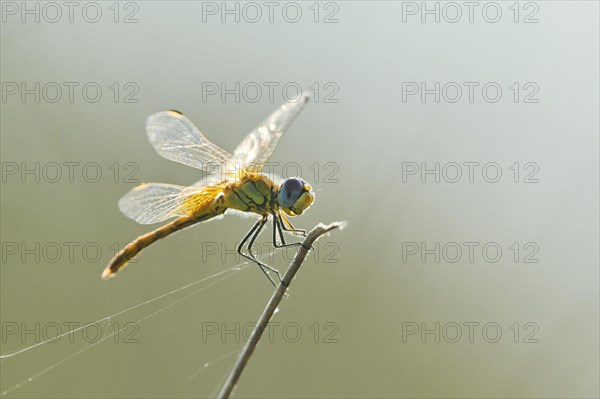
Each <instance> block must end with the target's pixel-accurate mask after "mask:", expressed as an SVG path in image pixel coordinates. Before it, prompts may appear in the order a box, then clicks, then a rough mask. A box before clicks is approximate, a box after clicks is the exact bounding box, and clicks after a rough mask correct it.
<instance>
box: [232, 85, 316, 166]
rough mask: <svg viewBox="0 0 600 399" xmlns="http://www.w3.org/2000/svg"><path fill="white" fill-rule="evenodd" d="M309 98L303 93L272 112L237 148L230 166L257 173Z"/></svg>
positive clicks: (307, 94)
mask: <svg viewBox="0 0 600 399" xmlns="http://www.w3.org/2000/svg"><path fill="white" fill-rule="evenodd" d="M309 98H310V95H309V93H308V92H304V93H302V95H301V96H300V98H299V99H298V100H296V101H295V102H287V103H285V104H283V105H282V106H281V107H279V109H278V110H277V111H275V112H273V113H272V114H271V115H270V116H269V117H268V118H267V119H265V120H264V121H263V122H262V123H261V124H260V125H259V126H258V127H257V128H256V129H254V130H253V131H252V132H250V133H249V134H248V136H246V138H244V140H243V141H242V142H241V143H240V145H238V146H237V148H236V149H235V151H234V152H233V159H232V161H231V164H232V165H236V166H237V164H239V165H240V166H241V167H242V168H243V169H245V170H247V171H250V172H259V171H260V170H261V169H262V167H263V166H264V164H265V162H267V161H268V160H269V158H270V157H271V154H272V153H273V151H274V150H275V147H277V143H279V139H280V138H281V136H283V134H284V133H285V131H286V130H287V129H288V127H290V125H291V124H292V122H293V121H294V119H296V117H297V116H298V114H300V112H301V111H302V110H303V109H304V106H305V105H306V103H307V102H308V100H309Z"/></svg>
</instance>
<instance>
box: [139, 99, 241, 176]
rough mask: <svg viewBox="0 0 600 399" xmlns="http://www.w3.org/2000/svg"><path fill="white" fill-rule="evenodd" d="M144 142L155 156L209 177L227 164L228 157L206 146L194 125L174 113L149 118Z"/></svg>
mask: <svg viewBox="0 0 600 399" xmlns="http://www.w3.org/2000/svg"><path fill="white" fill-rule="evenodd" d="M146 133H147V135H148V140H150V143H152V146H154V149H155V150H156V152H158V154H159V155H161V156H162V157H165V158H167V159H170V160H171V161H175V162H179V163H182V164H184V165H187V166H191V167H193V168H197V169H202V170H204V171H206V172H209V173H218V172H219V170H220V169H219V168H226V167H227V166H228V165H229V163H230V161H231V158H232V156H231V154H229V153H228V152H227V151H225V150H224V149H222V148H221V147H219V146H218V145H216V144H214V143H212V142H210V141H209V140H208V139H207V138H206V137H204V135H203V134H202V133H201V132H200V131H199V130H198V128H196V126H194V124H193V123H192V122H191V121H190V120H189V119H188V118H186V117H185V116H184V115H183V114H182V113H180V112H178V111H163V112H158V113H156V114H153V115H150V116H149V117H148V120H147V121H146Z"/></svg>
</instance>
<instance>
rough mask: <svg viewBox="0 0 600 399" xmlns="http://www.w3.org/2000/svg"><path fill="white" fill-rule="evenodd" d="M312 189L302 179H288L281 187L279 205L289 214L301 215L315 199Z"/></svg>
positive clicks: (278, 197)
mask: <svg viewBox="0 0 600 399" xmlns="http://www.w3.org/2000/svg"><path fill="white" fill-rule="evenodd" d="M310 190H311V187H310V186H309V185H308V184H306V182H304V181H303V180H302V179H298V178H290V179H286V180H285V181H284V182H283V183H282V184H281V187H279V194H278V196H277V201H278V202H279V206H281V208H282V209H283V211H284V212H285V213H287V214H288V215H291V216H296V215H300V214H301V213H302V212H304V210H305V209H306V208H308V207H309V206H310V204H312V202H313V201H314V199H315V197H314V195H313V194H312V193H311V192H310Z"/></svg>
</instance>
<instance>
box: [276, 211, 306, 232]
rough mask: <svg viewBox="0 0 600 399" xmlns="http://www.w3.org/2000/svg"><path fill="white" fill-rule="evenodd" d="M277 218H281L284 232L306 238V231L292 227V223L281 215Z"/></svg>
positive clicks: (280, 221)
mask: <svg viewBox="0 0 600 399" xmlns="http://www.w3.org/2000/svg"><path fill="white" fill-rule="evenodd" d="M277 216H278V218H279V223H280V225H281V227H282V228H283V230H285V231H289V232H290V233H294V234H298V235H301V236H302V237H306V230H303V229H297V228H295V227H294V226H292V223H291V222H290V221H289V220H288V219H287V218H286V217H285V216H283V215H282V214H281V213H279V214H278V215H277Z"/></svg>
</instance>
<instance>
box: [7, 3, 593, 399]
mask: <svg viewBox="0 0 600 399" xmlns="http://www.w3.org/2000/svg"><path fill="white" fill-rule="evenodd" d="M55 4H58V7H54V6H50V7H48V6H45V5H44V3H38V2H27V3H21V2H3V3H2V18H3V20H2V27H1V45H2V60H1V67H2V70H1V81H2V103H1V111H2V119H1V133H2V135H1V144H2V149H1V157H2V192H1V200H2V205H1V211H2V214H1V225H0V228H1V235H2V237H1V241H2V268H1V275H0V276H1V281H0V284H1V290H2V291H1V300H2V301H1V321H2V342H1V345H2V349H1V353H2V354H3V355H5V354H10V353H13V352H15V351H19V350H22V349H24V348H28V347H30V346H32V345H35V344H37V343H39V342H42V341H44V339H46V338H52V337H53V336H55V335H56V333H57V332H62V333H65V332H66V331H68V327H67V326H68V325H74V326H81V325H84V324H85V323H89V322H94V321H98V320H103V319H104V318H105V317H107V316H109V315H112V317H110V319H109V320H103V322H102V323H98V324H94V325H93V328H91V329H86V330H82V331H78V332H76V333H75V334H73V336H68V335H67V336H63V337H61V338H60V339H58V340H57V341H58V342H55V343H49V344H44V345H40V346H37V347H34V348H31V349H29V350H27V351H24V352H22V353H19V354H18V355H14V356H9V357H5V358H3V359H2V362H1V363H0V366H1V371H2V373H1V380H0V382H1V389H0V391H3V392H4V391H6V392H5V396H6V397H105V398H108V397H121V398H125V397H206V396H211V395H214V394H215V393H216V391H217V390H218V388H219V386H220V384H221V383H222V382H223V380H224V378H225V375H226V373H227V372H228V371H229V369H230V368H231V366H232V364H233V362H234V359H235V351H236V350H237V349H239V348H241V346H242V345H243V335H244V333H245V334H247V331H249V330H248V329H249V328H251V324H248V323H252V322H254V321H255V320H256V319H257V317H258V315H259V313H260V311H261V310H262V308H263V307H264V305H265V303H266V301H267V299H268V298H269V296H270V292H271V287H270V285H269V284H268V282H267V281H266V279H265V278H264V277H263V276H262V274H261V273H260V272H259V271H258V269H257V268H256V267H254V266H250V267H246V268H243V269H242V270H240V271H235V270H234V271H232V272H231V273H230V274H231V276H230V277H227V278H222V277H224V276H228V275H229V273H225V274H222V275H219V276H217V277H216V278H214V279H212V280H208V281H205V282H200V283H198V284H195V285H193V286H191V287H189V288H186V289H182V290H179V291H177V292H174V293H172V294H171V295H167V296H164V297H160V298H158V297H159V296H161V295H163V294H166V293H169V292H172V291H174V290H178V289H179V288H182V287H184V286H186V285H188V284H191V283H194V282H196V281H199V280H202V279H205V278H207V277H209V276H212V275H214V274H215V273H219V272H222V271H225V270H227V269H230V268H232V267H235V266H236V265H237V264H240V263H241V261H240V260H239V259H237V258H236V256H235V255H233V254H232V250H233V248H234V247H235V244H236V243H237V242H239V240H240V239H241V238H242V237H243V235H244V234H245V232H246V231H247V230H248V229H249V228H250V226H251V224H252V221H251V220H248V219H240V218H237V217H234V216H229V217H226V218H225V219H224V220H221V221H218V222H214V223H209V224H205V225H199V226H196V227H193V228H190V229H189V230H186V231H184V232H182V233H179V234H177V235H175V236H173V237H170V238H169V239H168V240H164V241H162V242H159V243H157V244H156V245H155V246H152V247H151V248H149V249H147V250H146V251H144V253H143V254H142V255H141V256H140V260H139V262H137V263H134V264H131V265H130V266H129V267H128V268H127V269H125V270H124V271H123V272H122V273H120V274H119V275H118V276H117V277H116V278H115V279H113V280H111V281H108V282H105V281H101V280H100V273H101V271H102V269H103V268H104V266H105V265H106V263H107V262H108V261H109V260H110V258H111V257H112V254H113V253H114V250H115V248H116V243H118V245H123V244H125V243H126V242H127V241H128V240H130V239H133V238H135V237H136V236H137V235H140V234H143V233H145V232H147V231H149V230H150V229H151V228H153V226H140V225H137V224H135V223H134V222H133V221H131V220H129V219H127V218H125V217H124V216H123V215H122V214H120V212H119V210H118V208H117V200H118V199H119V198H120V197H121V196H122V195H123V194H124V193H125V192H127V191H128V190H129V189H131V188H132V187H134V186H135V185H136V184H137V183H136V182H146V181H158V182H168V183H175V184H184V185H187V184H192V183H193V182H194V181H196V180H198V179H199V178H200V176H201V175H200V173H199V171H197V170H193V169H191V168H188V167H186V166H183V165H180V164H176V163H173V162H170V161H168V160H165V159H163V158H161V157H160V156H158V155H157V154H156V153H155V151H154V150H153V148H152V147H151V146H150V144H149V143H148V141H147V139H146V135H145V132H144V124H145V119H146V117H147V116H148V115H150V114H152V113H154V112H157V111H160V110H163V109H170V108H174V109H178V110H180V111H182V112H184V113H185V114H186V115H187V116H188V117H189V118H190V119H191V120H192V121H193V122H194V123H195V124H196V125H197V126H198V127H199V128H200V129H201V130H202V131H203V132H204V133H205V134H206V135H207V136H208V137H209V138H210V139H211V140H212V141H214V142H215V143H217V144H218V145H220V146H222V147H223V148H225V149H227V150H229V151H232V150H233V149H234V148H235V146H236V145H237V144H238V143H239V141H240V140H241V139H242V138H243V137H244V135H245V134H247V133H248V132H249V131H250V130H252V129H253V128H254V127H255V126H256V125H257V124H258V123H259V122H260V121H261V120H262V119H263V118H264V117H266V116H267V115H268V114H269V113H270V112H272V111H273V110H275V109H276V108H277V107H278V106H279V105H280V103H282V102H283V100H284V97H285V95H286V91H285V90H284V87H285V88H286V89H287V90H288V91H287V93H288V95H289V96H291V97H293V96H294V94H295V90H296V88H297V87H302V88H303V89H305V90H309V91H310V92H311V93H312V94H313V101H312V102H311V104H309V106H308V107H307V108H306V109H305V111H304V112H303V113H302V115H301V116H300V117H299V118H298V120H297V121H296V122H295V123H294V124H293V125H292V127H291V128H290V129H289V131H288V132H287V134H286V136H285V137H284V138H283V140H282V141H281V143H280V145H279V147H278V148H277V150H276V152H275V154H274V156H273V158H272V159H271V161H273V162H276V163H277V162H278V163H279V165H277V164H274V166H273V168H274V169H273V170H274V171H275V172H276V173H277V174H280V175H286V174H291V175H294V174H296V172H294V168H295V167H299V169H298V170H299V171H300V172H301V173H299V174H301V175H302V177H303V178H305V179H306V180H307V181H309V182H310V183H311V184H312V185H313V187H314V188H315V190H317V192H316V195H317V198H316V202H315V204H314V205H313V206H312V207H311V208H310V210H309V211H308V212H307V213H305V214H304V215H302V216H301V217H298V218H296V219H295V220H294V223H295V224H296V225H297V226H298V227H304V228H311V227H312V226H314V225H315V224H316V223H317V222H320V221H322V222H331V221H337V220H347V221H348V222H349V226H348V228H346V229H345V230H343V231H335V232H333V233H331V235H330V236H327V237H323V238H322V240H321V241H320V242H319V244H318V245H317V248H316V252H315V255H313V257H312V258H311V259H309V261H307V262H306V263H305V264H304V265H303V267H302V269H301V270H300V273H299V275H298V278H297V279H296V280H295V282H294V284H293V286H292V289H291V295H290V297H289V298H287V299H286V300H285V301H284V303H283V305H282V306H281V307H280V311H279V312H278V313H277V314H276V316H275V320H274V321H275V322H277V323H279V324H277V325H273V329H272V331H271V332H270V335H269V338H270V339H267V340H265V341H264V342H262V343H261V344H260V345H259V347H258V349H257V351H256V353H255V354H254V356H253V357H252V359H251V361H250V363H249V365H248V367H247V369H246V371H245V372H244V374H243V376H242V379H241V381H240V384H239V386H238V388H237V390H236V391H235V396H236V397H329V396H331V397H598V394H599V390H598V373H599V367H598V351H599V348H598V332H599V331H598V238H599V237H598V132H599V125H598V109H599V103H598V95H599V93H598V87H599V82H598V68H599V60H598V48H599V43H598V41H599V39H598V37H599V32H598V11H599V7H598V3H597V2H583V1H580V2H562V1H552V2H528V3H527V2H521V3H513V2H500V3H493V4H492V5H490V3H486V2H481V3H477V5H476V6H475V8H474V9H473V10H472V20H471V21H469V8H468V7H467V6H465V5H464V4H463V3H453V4H458V6H447V5H445V3H435V2H428V3H421V2H366V1H348V2H328V3H327V2H323V3H313V2H297V3H274V5H273V6H272V7H273V8H271V9H270V8H269V7H271V6H268V5H265V4H264V3H252V4H251V5H250V6H246V5H244V3H235V2H228V3H221V2H192V1H185V2H176V1H174V2H166V1H156V2H154V1H153V2H150V1H142V2H140V1H136V2H122V3H111V2H98V3H85V2H83V3H79V2H76V4H75V6H74V8H73V10H72V22H71V21H70V20H69V18H70V17H69V8H68V7H67V6H65V5H62V3H55ZM290 4H291V5H290ZM494 4H495V5H494ZM24 7H26V8H27V9H28V10H33V11H32V13H29V14H28V13H27V12H26V10H25V9H24ZM53 7H54V8H53ZM424 7H426V8H427V10H434V11H433V14H428V13H427V12H425V11H424ZM436 7H437V8H436ZM498 9H499V10H500V12H501V13H500V14H496V11H497V10H498ZM57 10H58V11H57ZM98 10H100V14H97V11H98ZM226 10H233V11H231V13H227V12H226ZM269 10H271V15H269ZM298 10H300V14H298V13H297V12H298ZM435 10H437V11H435ZM457 11H458V12H460V13H461V14H460V17H459V16H458V15H459V14H457ZM57 12H60V17H59V14H57ZM257 12H260V14H257ZM436 14H437V15H436ZM436 16H437V17H438V18H439V22H436V21H435V18H436ZM36 18H38V21H36ZM236 18H237V19H238V21H236ZM423 19H424V22H423ZM296 20H297V21H296ZM126 22H127V23H126ZM52 82H54V83H52ZM436 82H439V84H440V89H439V90H438V95H439V97H440V98H439V101H437V102H436V101H435V94H427V95H425V98H424V101H422V100H421V97H420V95H421V93H422V92H421V91H419V92H418V93H417V94H414V95H411V94H410V93H411V92H410V90H414V89H415V87H416V88H418V90H421V84H422V83H424V84H425V85H426V86H425V88H426V89H435V84H436ZM465 82H467V83H466V84H465ZM468 82H472V83H468ZM490 82H491V83H492V84H491V85H489V86H490V87H491V89H490V91H489V92H486V93H484V94H482V88H483V87H484V86H485V85H486V84H489V83H490ZM515 82H516V85H515ZM36 83H39V89H36ZM23 84H24V85H25V86H23ZM236 84H239V86H236ZM69 85H70V87H73V98H72V101H71V99H69V89H68V87H69ZM86 85H87V86H86ZM221 85H225V86H223V87H222V86H221ZM469 85H471V87H474V91H473V98H472V101H469V98H468V87H469ZM269 86H270V87H273V92H272V93H273V95H272V97H271V98H270V97H269V89H268V87H269ZM457 86H458V87H460V88H461V89H462V97H461V98H460V99H459V100H457V101H455V102H454V98H455V90H456V87H457ZM56 87H60V88H61V91H62V97H61V98H60V99H57V100H56V101H54V100H55V99H56V98H57V97H56ZM84 87H85V90H84ZM98 87H99V88H100V89H101V94H100V95H99V96H96V94H95V90H96V89H97V88H98ZM215 87H216V88H217V89H218V93H216V94H211V93H212V92H211V91H210V90H211V89H214V88H215ZM236 87H238V88H239V89H236ZM257 87H259V88H261V93H260V95H257V92H256V91H255V89H256V88H257ZM486 87H487V86H486ZM497 87H500V88H501V90H502V93H501V95H500V97H499V98H498V101H495V100H493V97H495V95H494V90H496V88H497ZM223 88H224V89H229V90H231V91H230V92H229V93H230V94H226V95H224V98H223V97H222V96H221V95H222V94H223V90H222V89H223ZM23 89H25V90H28V89H29V90H32V93H30V94H25V95H23ZM486 90H487V89H486ZM434 91H435V90H434ZM517 92H518V94H519V96H518V98H516V97H515V95H516V93H517ZM232 93H233V94H232ZM432 93H433V92H432ZM236 94H237V96H238V97H239V98H237V99H236ZM36 95H37V96H38V97H39V99H37V100H39V101H36ZM485 95H487V97H485ZM95 97H98V98H97V101H96V100H95ZM470 162H478V163H479V166H477V168H476V169H474V171H475V173H474V175H473V179H472V180H473V181H472V182H470V181H469V178H468V173H467V172H468V167H467V166H465V163H470ZM516 162H517V163H518V164H516V165H515V163H516ZM436 163H438V164H439V169H438V171H439V174H440V178H439V182H436V181H435V175H434V174H431V173H430V174H425V175H423V176H422V175H421V172H422V171H423V169H425V168H426V169H431V170H435V165H436ZM455 163H456V164H458V165H459V166H461V171H462V175H461V178H460V179H457V180H458V181H457V182H451V181H452V180H453V179H454V176H455V170H456V164H455ZM488 163H495V164H491V165H492V166H493V168H492V169H489V170H488V169H486V170H487V172H489V173H487V172H486V173H487V174H486V175H485V176H483V175H482V169H483V165H484V164H488ZM36 164H37V166H36ZM57 165H58V169H57ZM69 165H72V166H69ZM289 165H292V166H291V167H290V166H289ZM415 166H416V167H418V170H416V171H415V169H414V168H415ZM36 168H37V171H36ZM69 168H72V169H69ZM453 168H454V169H453ZM497 169H500V170H501V172H502V175H501V178H500V179H499V180H498V181H497V182H495V183H491V182H488V181H486V178H487V179H488V180H494V176H495V171H496V170H497ZM26 170H33V172H31V173H27V172H26ZM57 170H58V171H60V175H57V174H56V172H57ZM69 170H72V171H73V174H72V176H70V175H69ZM98 171H99V172H100V173H101V175H100V176H97V175H96V172H98ZM517 171H518V174H517V173H516V172H517ZM413 172H415V173H416V174H412V173H413ZM490 176H491V177H490ZM484 177H485V178H484ZM515 180H516V181H515ZM536 181H537V182H536ZM269 240H270V234H269V232H265V233H264V234H263V235H262V236H261V238H260V241H261V243H260V245H261V249H263V250H266V249H267V248H268V245H267V244H266V243H268V242H269ZM436 243H439V244H438V245H439V247H437V248H439V249H438V250H436ZM465 243H473V244H465ZM490 243H491V244H490ZM515 243H517V244H515ZM486 244H487V245H486ZM421 245H423V247H421ZM469 246H471V248H474V249H473V255H472V259H469V254H468V249H469V248H470V247H469ZM484 246H485V247H486V248H487V249H489V252H483V253H482V248H483V247H484ZM457 247H459V248H461V251H462V253H461V254H460V256H458V255H457V253H456V248H457ZM57 248H58V249H60V251H59V252H57ZM69 248H73V252H72V253H70V251H69ZM490 248H491V249H490ZM497 248H500V249H501V251H502V252H501V254H500V255H499V256H498V259H497V261H495V260H496V259H492V258H496V255H495V254H494V251H495V250H497ZM98 249H99V251H98ZM487 249H486V251H487ZM427 251H429V252H427ZM436 256H438V257H439V262H438V261H436ZM268 260H269V262H270V263H273V264H274V265H276V266H278V267H280V268H282V269H283V268H284V267H285V265H286V263H287V261H286V257H285V256H283V255H282V254H281V252H275V253H274V254H273V256H272V257H271V258H269V259H268ZM536 261H537V262H536ZM198 289H201V290H200V291H199V292H197V293H196V294H194V295H191V294H192V293H194V292H196V291H198ZM153 298H157V299H156V300H155V301H153V302H151V303H148V304H144V303H145V301H148V300H151V299H153ZM142 304H143V306H138V305H142ZM131 307H135V309H133V310H130V311H127V312H125V313H120V312H121V311H122V310H125V309H129V308H131ZM157 312H158V313H157ZM128 323H134V324H128ZM436 323H437V324H436ZM125 325H129V329H127V330H125V331H120V332H119V334H117V335H115V336H110V334H111V332H114V331H118V330H119V328H122V327H123V326H125ZM132 326H134V327H132ZM470 326H471V327H470ZM470 329H472V330H470ZM424 330H425V331H424ZM428 331H430V332H428ZM458 332H460V334H461V335H459V336H457V333H458ZM470 332H472V334H470ZM84 333H85V334H84ZM498 333H500V334H501V335H498ZM98 334H100V335H98ZM99 336H101V337H102V339H103V341H99V342H98V343H97V344H95V345H92V343H93V342H96V341H97V340H98V339H99V338H98V337H99ZM105 338H106V339H105ZM436 340H437V341H439V342H436ZM207 363H208V366H207V367H204V366H205V364H207ZM29 378H31V381H28V379H29ZM22 382H24V383H22ZM19 384H20V385H19Z"/></svg>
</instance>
